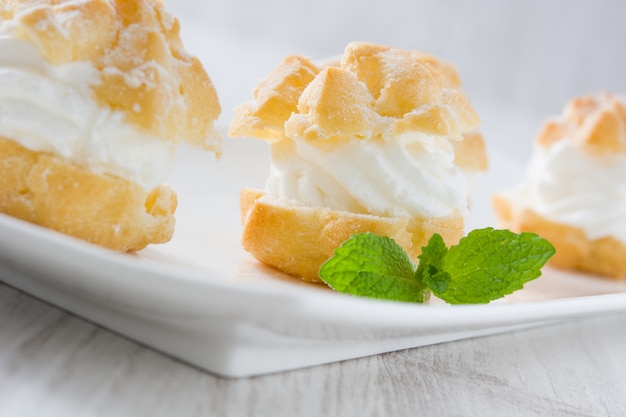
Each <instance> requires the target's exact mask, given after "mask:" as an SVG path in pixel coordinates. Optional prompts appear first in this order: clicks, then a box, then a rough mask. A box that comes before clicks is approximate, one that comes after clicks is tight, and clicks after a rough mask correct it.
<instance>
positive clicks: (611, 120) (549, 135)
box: [536, 93, 626, 154]
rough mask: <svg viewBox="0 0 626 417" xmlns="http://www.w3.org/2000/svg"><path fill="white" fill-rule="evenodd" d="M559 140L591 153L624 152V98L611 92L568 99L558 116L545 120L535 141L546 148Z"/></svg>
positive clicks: (625, 109)
mask: <svg viewBox="0 0 626 417" xmlns="http://www.w3.org/2000/svg"><path fill="white" fill-rule="evenodd" d="M560 140H570V141H572V143H573V144H574V145H575V146H579V147H582V148H584V149H585V150H586V151H588V152H590V153H593V154H603V153H626V99H625V98H624V97H620V96H618V95H615V94H611V93H601V94H598V95H596V96H583V97H578V98H575V99H574V100H572V101H570V102H569V103H568V104H567V105H566V107H565V110H564V111H563V114H562V115H561V117H560V118H559V119H554V120H549V121H548V122H546V123H545V125H544V126H543V129H542V130H541V132H540V133H539V135H538V137H537V139H536V141H537V143H538V144H539V145H541V146H543V147H550V146H551V145H552V144H554V143H555V142H558V141H560Z"/></svg>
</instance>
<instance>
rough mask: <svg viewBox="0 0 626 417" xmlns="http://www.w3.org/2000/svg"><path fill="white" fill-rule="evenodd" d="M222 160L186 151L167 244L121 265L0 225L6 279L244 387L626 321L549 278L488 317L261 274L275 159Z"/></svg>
mask: <svg viewBox="0 0 626 417" xmlns="http://www.w3.org/2000/svg"><path fill="white" fill-rule="evenodd" d="M224 137H225V140H224V141H225V146H224V156H223V157H222V159H221V160H219V161H216V160H215V159H214V158H213V157H212V156H211V155H205V154H202V153H200V152H196V151H192V150H190V149H181V151H180V152H179V155H178V157H177V163H176V166H175V168H174V171H173V174H172V177H171V182H172V184H173V186H174V187H175V189H176V190H177V192H178V194H179V201H180V204H179V209H178V211H177V214H176V216H177V228H176V233H175V236H174V238H173V240H172V241H171V242H170V243H168V244H166V245H161V246H153V247H150V248H148V249H146V250H144V251H141V252H140V253H137V254H119V253H115V252H111V251H108V250H105V249H102V248H99V247H96V246H93V245H90V244H87V243H84V242H82V241H79V240H76V239H73V238H70V237H67V236H64V235H61V234H58V233H55V232H52V231H49V230H46V229H42V228H40V227H37V226H34V225H31V224H28V223H24V222H22V221H19V220H16V219H13V218H10V217H7V216H4V215H0V278H1V279H2V280H4V281H5V282H7V283H8V284H10V285H13V286H15V287H17V288H20V289H22V290H24V291H26V292H29V293H31V294H33V295H35V296H37V297H40V298H42V299H44V300H47V301H49V302H51V303H53V304H56V305H58V306H60V307H62V308H64V309H67V310H69V311H71V312H73V313H75V314H77V315H80V316H83V317H85V318H87V319H89V320H92V321H94V322H96V323H98V324H101V325H102V326H104V327H107V328H109V329H111V330H113V331H116V332H119V333H121V334H123V335H126V336H128V337H129V338H132V339H134V340H137V341H139V342H142V343H144V344H146V345H149V346H152V347H154V348H156V349H158V350H161V351H163V352H166V353H169V354H171V355H173V356H175V357H178V358H180V359H182V360H184V361H187V362H189V363H191V364H194V365H196V366H198V367H200V368H203V369H206V370H208V371H211V372H214V373H217V374H220V375H224V376H229V377H243V376H250V375H258V374H263V373H269V372H276V371H283V370H288V369H295V368H299V367H305V366H311V365H316V364H322V363H328V362H333V361H339V360H344V359H350V358H356V357H361V356H366V355H372V354H377V353H381V352H388V351H392V350H399V349H405V348H410V347H417V346H424V345H429V344H434V343H441V342H446V341H452V340H458V339H462V338H468V337H473V336H478V335H487V334H494V333H498V332H502V331H508V330H513V329H519V328H524V327H528V326H534V325H539V324H543V323H553V322H556V321H561V320H569V319H573V318H577V317H582V316H588V315H592V314H601V313H608V312H613V311H619V310H624V309H626V293H625V292H626V283H623V282H613V281H609V280H604V279H599V278H593V277H587V276H583V275H577V274H572V273H565V272H559V271H555V270H551V269H550V268H545V270H544V276H543V277H541V278H539V279H538V280H536V281H533V282H531V283H529V284H528V285H527V286H526V288H525V289H524V290H522V291H520V292H517V293H515V294H513V295H511V296H509V297H507V298H505V299H503V300H500V301H498V302H495V303H491V304H489V305H472V306H448V305H444V304H442V303H437V302H433V303H431V304H427V305H411V304H402V303H392V302H384V301H377V300H369V299H359V298H353V297H349V296H345V295H341V294H337V293H334V292H332V291H331V290H329V289H326V288H325V287H323V286H319V285H310V284H304V283H301V282H299V281H297V280H294V279H291V278H289V277H285V276H283V275H281V274H279V273H277V272H275V271H273V270H271V269H269V268H267V267H264V266H263V265H260V264H259V263H258V262H256V261H255V260H254V259H253V258H252V257H251V256H250V255H248V254H247V253H245V252H244V251H243V250H242V249H241V247H240V244H239V235H240V232H241V226H240V224H239V209H238V194H239V190H240V189H241V188H242V187H244V186H257V187H261V186H262V185H263V183H264V181H265V178H266V175H267V172H268V155H267V154H268V149H267V145H266V144H265V143H263V142H261V141H255V140H244V139H228V138H226V136H224ZM520 167H521V165H520V164H519V163H517V164H516V163H515V162H514V161H512V160H510V159H507V158H505V157H504V156H503V155H498V154H496V155H495V156H494V154H493V153H492V155H491V169H490V173H489V175H488V176H487V177H486V178H485V179H483V181H482V182H481V187H480V189H479V191H478V192H477V194H476V195H475V196H474V199H473V202H472V205H473V211H474V212H475V216H474V217H473V218H472V221H471V226H473V227H478V226H486V225H490V224H491V223H492V215H491V211H490V208H489V194H490V193H491V191H492V190H493V189H494V187H499V186H501V185H511V184H513V183H514V182H515V181H516V180H517V178H518V177H519V168H520Z"/></svg>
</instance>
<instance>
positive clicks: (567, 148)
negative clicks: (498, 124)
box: [493, 93, 626, 278]
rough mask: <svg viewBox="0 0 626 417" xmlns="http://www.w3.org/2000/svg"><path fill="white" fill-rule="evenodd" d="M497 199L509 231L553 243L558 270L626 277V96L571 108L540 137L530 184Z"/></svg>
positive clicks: (581, 101)
mask: <svg viewBox="0 0 626 417" xmlns="http://www.w3.org/2000/svg"><path fill="white" fill-rule="evenodd" d="M493 202H494V207H495V210H496V213H497V215H498V218H499V220H500V222H501V224H502V225H503V226H504V227H507V228H510V229H511V230H514V231H517V232H520V231H532V232H536V233H539V234H541V235H542V236H543V237H545V238H546V239H548V240H549V241H550V242H552V243H553V244H554V246H555V247H556V249H557V252H556V255H555V256H554V257H553V258H552V260H551V264H552V265H554V266H556V267H561V268H566V269H574V270H581V271H584V272H589V273H593V274H599V275H604V276H608V277H614V278H620V277H621V278H623V277H626V100H625V98H624V97H622V96H617V95H614V94H609V93H603V94H599V95H597V96H586V97H580V98H577V99H575V100H572V101H571V102H570V103H568V105H567V106H566V108H565V111H564V112H563V114H562V116H561V117H560V118H557V119H554V120H550V121H548V122H547V123H546V124H545V125H544V127H543V129H542V131H541V133H540V134H539V136H538V137H537V139H536V142H535V148H534V153H533V157H532V160H531V162H530V164H529V167H528V171H527V175H526V178H525V179H524V181H523V182H522V183H521V184H520V185H519V186H518V187H517V188H515V189H514V190H512V191H511V192H507V193H499V194H497V195H495V196H494V199H493Z"/></svg>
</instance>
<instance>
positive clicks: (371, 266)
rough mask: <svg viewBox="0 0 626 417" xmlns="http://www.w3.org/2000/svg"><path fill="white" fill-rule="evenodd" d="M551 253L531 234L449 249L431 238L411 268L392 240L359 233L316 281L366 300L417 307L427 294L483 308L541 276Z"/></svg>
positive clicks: (478, 235)
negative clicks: (417, 263)
mask: <svg viewBox="0 0 626 417" xmlns="http://www.w3.org/2000/svg"><path fill="white" fill-rule="evenodd" d="M554 253H555V249H554V246H552V244H550V242H548V241H547V240H545V239H543V238H541V237H540V236H538V235H536V234H534V233H521V234H516V233H513V232H511V231H509V230H495V229H493V228H486V229H479V230H474V231H472V232H470V233H469V234H468V235H467V236H466V237H464V238H463V239H461V241H460V242H459V243H458V244H457V245H455V246H452V247H450V248H449V249H448V248H447V247H446V245H445V243H444V241H443V238H442V237H441V236H440V235H439V234H434V235H433V236H432V237H431V239H430V240H429V242H428V244H427V245H426V246H424V247H423V248H422V254H421V255H420V256H419V257H418V259H419V266H418V267H416V266H415V264H414V263H413V262H412V261H411V259H410V258H409V256H408V255H407V254H406V252H404V250H403V249H402V248H401V247H400V246H398V245H397V244H396V243H395V242H394V241H393V240H392V239H390V238H387V237H383V236H378V235H375V234H372V233H364V234H358V235H353V236H352V237H350V238H349V239H348V240H346V241H345V242H344V243H343V244H342V245H341V246H340V247H339V248H337V250H336V251H335V255H334V256H333V257H332V258H330V259H329V260H328V261H327V262H326V263H324V265H322V267H321V268H320V271H319V275H320V278H321V279H322V280H323V281H324V282H325V283H326V284H328V285H329V286H330V287H331V288H334V289H335V290H337V291H339V292H342V293H347V294H353V295H359V296H365V297H373V298H380V299H386V300H394V301H409V302H417V303H422V302H424V301H426V300H428V297H429V294H430V293H431V292H432V293H433V294H434V295H436V296H437V297H439V298H440V299H442V300H444V301H446V302H448V303H450V304H468V303H488V302H490V301H492V300H496V299H498V298H501V297H503V296H505V295H507V294H510V293H512V292H514V291H516V290H519V289H521V288H522V287H523V286H524V284H525V283H526V282H528V281H531V280H533V279H535V278H537V277H539V276H541V268H542V267H543V266H544V265H545V263H546V262H547V261H548V259H550V257H552V255H554Z"/></svg>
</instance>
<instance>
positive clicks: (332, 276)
mask: <svg viewBox="0 0 626 417" xmlns="http://www.w3.org/2000/svg"><path fill="white" fill-rule="evenodd" d="M319 276H320V278H321V279H322V281H324V282H325V283H326V284H328V285H329V286H330V287H331V288H333V289H335V290H336V291H339V292H341V293H348V294H353V295H359V296H365V297H372V298H379V299H385V300H394V301H409V302H417V303H422V302H424V299H425V297H426V295H425V288H424V287H423V285H422V283H421V282H420V281H418V280H416V279H415V264H414V263H413V262H412V261H411V259H410V258H409V256H408V255H407V254H406V252H404V250H402V248H401V247H400V246H398V244H397V243H396V242H395V241H394V240H393V239H390V238H388V237H384V236H378V235H375V234H373V233H363V234H357V235H353V236H352V237H350V238H349V239H347V240H346V241H345V242H344V243H342V244H341V246H340V247H338V248H337V249H336V250H335V256H333V257H332V258H330V259H329V260H328V261H326V263H324V265H322V267H321V268H320V271H319ZM426 294H427V293H426Z"/></svg>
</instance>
